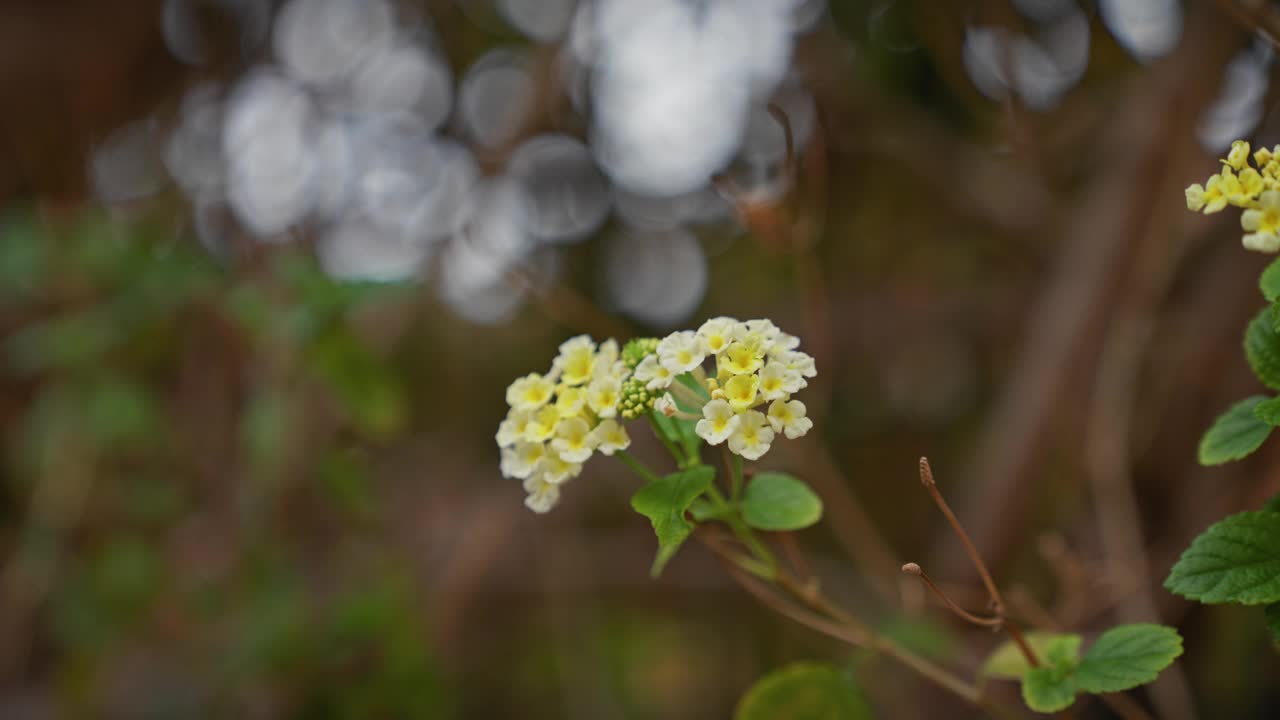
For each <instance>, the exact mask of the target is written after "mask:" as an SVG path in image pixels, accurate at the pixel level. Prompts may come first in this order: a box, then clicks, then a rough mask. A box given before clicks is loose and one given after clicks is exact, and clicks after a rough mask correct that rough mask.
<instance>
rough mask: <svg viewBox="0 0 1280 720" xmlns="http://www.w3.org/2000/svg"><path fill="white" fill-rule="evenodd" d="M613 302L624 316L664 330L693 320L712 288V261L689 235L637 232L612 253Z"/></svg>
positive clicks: (614, 244)
mask: <svg viewBox="0 0 1280 720" xmlns="http://www.w3.org/2000/svg"><path fill="white" fill-rule="evenodd" d="M605 252H606V254H605V261H604V273H605V277H606V280H607V287H608V292H609V296H608V300H609V302H610V304H611V305H612V306H614V307H615V308H616V309H617V310H619V311H620V312H623V313H626V314H628V315H630V316H632V317H634V318H636V319H637V320H640V321H642V322H645V323H647V324H649V325H652V326H654V327H659V328H669V327H674V326H675V325H678V324H679V323H680V322H682V321H684V320H687V319H688V318H689V317H690V316H691V315H692V314H693V312H694V311H695V310H697V308H698V304H699V303H700V302H702V297H703V294H704V293H705V292H706V288H707V260H706V255H705V254H704V253H703V252H702V247H701V246H700V245H699V244H698V240H697V238H696V237H694V236H693V234H692V233H690V232H689V231H687V230H684V229H673V230H665V231H644V230H638V229H633V230H629V231H626V232H623V233H619V235H618V236H617V237H615V238H613V240H612V241H611V242H610V243H609V245H608V246H607V247H606V251H605Z"/></svg>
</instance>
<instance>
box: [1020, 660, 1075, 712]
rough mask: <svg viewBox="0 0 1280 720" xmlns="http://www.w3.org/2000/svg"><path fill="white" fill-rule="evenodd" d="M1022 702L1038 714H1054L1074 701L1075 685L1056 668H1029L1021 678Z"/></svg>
mask: <svg viewBox="0 0 1280 720" xmlns="http://www.w3.org/2000/svg"><path fill="white" fill-rule="evenodd" d="M1022 700H1023V702H1025V703H1026V704H1027V707H1029V708H1031V709H1032V710H1035V711H1036V712H1040V713H1054V712H1058V711H1059V710H1065V709H1066V708H1068V707H1071V703H1074V702H1075V701H1076V684H1075V682H1074V681H1073V680H1072V678H1071V675H1070V674H1069V673H1064V672H1062V671H1061V670H1059V669H1058V668H1052V667H1038V668H1031V669H1030V670H1029V671H1028V672H1027V674H1026V676H1025V677H1024V678H1022Z"/></svg>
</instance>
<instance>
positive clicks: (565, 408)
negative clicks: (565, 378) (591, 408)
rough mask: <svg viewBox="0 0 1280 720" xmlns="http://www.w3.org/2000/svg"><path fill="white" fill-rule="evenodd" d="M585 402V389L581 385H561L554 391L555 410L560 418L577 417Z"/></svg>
mask: <svg viewBox="0 0 1280 720" xmlns="http://www.w3.org/2000/svg"><path fill="white" fill-rule="evenodd" d="M586 404H587V390H586V388H582V387H568V386H561V387H560V388H559V389H558V390H557V391H556V412H558V413H560V417H562V418H571V417H577V416H578V415H581V414H582V408H583V407H585V406H586Z"/></svg>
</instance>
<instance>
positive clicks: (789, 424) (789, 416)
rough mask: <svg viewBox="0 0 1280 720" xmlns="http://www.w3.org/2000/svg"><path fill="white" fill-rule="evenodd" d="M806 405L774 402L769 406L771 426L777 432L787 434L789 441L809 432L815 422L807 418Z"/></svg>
mask: <svg viewBox="0 0 1280 720" xmlns="http://www.w3.org/2000/svg"><path fill="white" fill-rule="evenodd" d="M806 412H808V411H807V410H806V409H805V406H804V403H802V402H800V401H799V400H791V401H787V400H774V401H773V402H772V403H770V404H769V424H770V425H772V426H773V429H774V431H775V432H780V433H785V434H786V436H787V438H788V439H791V440H795V439H796V438H798V437H801V436H803V435H804V434H805V433H807V432H809V429H810V428H812V427H813V421H812V420H810V419H809V418H807V417H805V413H806Z"/></svg>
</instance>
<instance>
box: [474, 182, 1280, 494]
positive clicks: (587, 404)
mask: <svg viewBox="0 0 1280 720" xmlns="http://www.w3.org/2000/svg"><path fill="white" fill-rule="evenodd" d="M1228 172H1230V169H1229V168H1227V169H1224V170H1223V173H1224V174H1225V173H1228ZM1232 177H1233V178H1234V176H1232ZM1237 182H1238V180H1237ZM1276 196H1277V200H1278V201H1280V193H1276ZM1268 217H1269V216H1268ZM1267 223H1269V220H1267V221H1266V222H1260V223H1259V227H1270V225H1269V224H1267ZM799 346H800V340H799V338H797V337H795V336H794V335H789V334H787V333H785V332H783V331H782V330H781V329H780V328H778V327H777V326H776V325H775V324H774V323H773V322H772V321H770V320H765V319H760V320H748V321H746V322H742V321H739V320H737V319H734V318H731V317H717V318H712V319H710V320H707V321H706V322H704V323H702V325H701V326H699V328H698V329H697V330H681V331H677V332H673V333H671V334H670V335H667V336H666V337H664V338H661V339H657V338H638V339H635V340H631V341H630V342H628V343H627V344H626V345H625V346H623V347H621V348H619V347H618V343H617V342H615V341H614V340H606V341H604V342H602V343H599V344H597V343H596V342H595V341H593V340H592V339H591V338H590V337H588V336H586V335H580V336H578V337H574V338H570V339H569V340H566V341H565V342H564V343H563V344H561V345H560V349H559V352H558V353H557V355H556V357H555V359H554V360H553V361H552V363H551V367H550V368H549V369H548V371H547V372H546V373H530V374H528V375H525V376H524V377H521V378H517V379H516V380H515V381H514V382H512V383H511V385H510V387H508V388H507V392H506V400H507V404H508V406H509V410H508V412H507V416H506V417H505V418H504V419H503V420H502V422H501V423H499V425H498V431H497V433H496V434H495V436H494V437H495V440H496V441H497V444H498V447H499V448H500V451H501V461H500V463H499V467H500V469H501V471H502V474H503V475H504V476H506V477H510V478H515V479H519V480H521V481H523V484H524V489H525V491H526V493H528V495H527V497H526V499H525V504H526V505H527V506H528V507H529V508H530V509H531V510H533V511H535V512H539V513H542V512H547V511H549V510H550V509H551V508H553V507H554V506H555V505H556V503H558V502H559V499H560V494H561V489H562V487H563V486H564V485H565V484H566V483H568V482H569V481H570V480H572V479H573V478H575V477H577V476H578V475H579V474H580V473H581V472H582V468H583V465H584V464H585V463H586V462H587V461H588V460H590V459H591V457H592V456H593V455H595V454H596V453H600V454H602V455H614V454H616V453H618V452H621V451H625V450H626V449H627V448H628V447H629V446H630V445H631V438H630V437H629V436H628V434H627V430H626V428H625V427H624V425H623V423H624V422H625V421H627V420H632V419H635V418H638V417H640V416H642V415H646V414H648V415H649V416H650V419H651V421H653V422H654V423H658V422H659V420H660V421H661V422H664V423H668V425H667V427H673V426H671V425H670V424H669V423H670V422H671V421H673V420H674V421H676V422H678V423H687V424H683V425H679V427H683V428H686V430H685V432H690V433H691V435H690V436H689V438H690V439H691V438H692V434H696V435H697V436H698V437H699V438H701V439H702V440H704V441H705V442H707V443H708V444H710V445H721V444H724V445H726V446H727V447H728V449H729V451H730V452H732V453H734V454H736V455H739V456H741V457H743V458H745V459H747V460H758V459H759V458H761V457H763V456H764V455H765V453H767V452H768V451H769V449H770V448H771V447H772V445H773V442H774V440H775V439H776V438H777V437H779V436H785V437H787V438H788V439H794V438H798V437H801V436H803V435H804V434H805V433H807V432H808V431H809V430H810V429H811V428H812V427H813V421H812V420H810V419H809V418H808V417H806V408H805V406H804V403H803V402H801V401H799V400H796V399H794V398H793V397H792V395H793V394H794V393H797V392H799V391H800V390H802V389H804V387H805V386H806V385H807V384H808V379H809V378H812V377H813V376H814V375H815V374H816V373H817V369H816V367H815V365H814V361H813V358H812V357H811V356H809V355H808V354H806V353H804V352H803V351H801V350H800V349H799ZM655 427H657V425H655ZM628 462H632V461H630V460H629V461H628Z"/></svg>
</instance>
